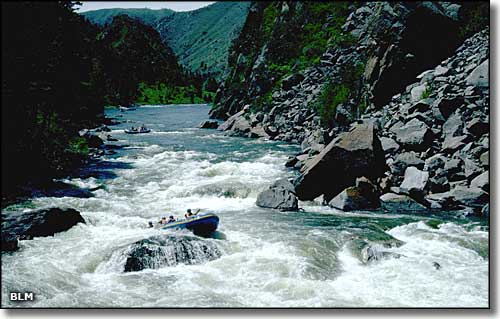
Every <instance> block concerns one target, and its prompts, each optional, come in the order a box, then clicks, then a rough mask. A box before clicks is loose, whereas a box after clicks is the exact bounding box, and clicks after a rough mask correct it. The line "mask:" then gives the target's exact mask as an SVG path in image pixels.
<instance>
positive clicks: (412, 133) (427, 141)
mask: <svg viewBox="0 0 500 319" xmlns="http://www.w3.org/2000/svg"><path fill="white" fill-rule="evenodd" d="M395 133H396V141H397V142H398V143H400V144H402V145H403V146H404V147H405V148H407V149H412V150H417V151H418V150H426V149H427V148H429V146H430V145H431V143H432V138H433V134H432V131H431V129H430V128H429V126H427V124H425V123H424V122H422V121H420V120H418V119H412V120H411V121H409V122H408V123H406V124H405V125H403V126H402V127H401V128H399V129H396V130H395Z"/></svg>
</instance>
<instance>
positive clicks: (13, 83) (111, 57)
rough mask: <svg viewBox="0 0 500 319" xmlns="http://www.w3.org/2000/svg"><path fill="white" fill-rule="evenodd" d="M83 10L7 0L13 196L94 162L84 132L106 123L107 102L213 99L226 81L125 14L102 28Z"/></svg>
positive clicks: (6, 128) (7, 150)
mask: <svg viewBox="0 0 500 319" xmlns="http://www.w3.org/2000/svg"><path fill="white" fill-rule="evenodd" d="M74 7H75V4H73V3H69V2H68V3H66V2H47V3H43V2H6V3H2V9H3V10H2V45H3V47H4V49H3V50H2V173H3V176H4V178H3V179H2V186H3V189H4V190H5V191H6V192H5V193H8V192H9V189H15V188H17V187H18V186H20V185H24V184H26V183H27V182H29V183H37V182H42V181H45V180H47V179H50V178H52V177H55V176H61V174H65V173H66V172H67V171H68V169H71V168H73V167H75V165H77V164H79V163H80V162H81V161H82V160H85V159H86V158H87V156H88V155H89V141H88V140H86V139H85V138H84V137H80V136H79V134H78V131H79V130H80V129H82V128H84V127H92V126H96V125H98V124H99V123H101V122H102V120H103V110H104V106H106V105H114V106H117V105H122V106H129V105H131V104H136V103H139V104H146V103H151V104H160V103H162V104H168V103H204V102H209V101H211V99H212V96H213V95H214V93H213V92H209V90H212V91H215V89H216V84H214V83H213V81H205V80H204V79H203V78H202V77H200V76H197V75H195V74H193V73H191V72H189V71H186V72H185V71H184V70H183V68H182V67H181V66H180V65H179V63H178V62H177V58H176V57H175V55H174V54H173V52H172V49H171V48H170V47H168V46H167V45H166V44H165V43H164V42H163V41H162V40H161V38H160V35H159V34H158V32H157V31H156V30H155V29H153V28H152V27H150V26H147V25H145V24H143V23H141V22H140V21H139V20H135V19H132V18H130V17H128V16H126V15H120V16H115V17H114V18H113V20H112V22H111V23H110V24H108V25H107V26H106V27H105V28H100V27H98V26H96V25H93V24H91V23H90V22H88V21H87V20H86V19H84V18H83V17H82V16H81V15H78V14H76V13H75V12H74ZM20 21H23V23H20ZM204 83H205V84H204Z"/></svg>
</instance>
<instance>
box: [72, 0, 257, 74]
mask: <svg viewBox="0 0 500 319" xmlns="http://www.w3.org/2000/svg"><path fill="white" fill-rule="evenodd" d="M249 5H250V2H235V1H228V2H225V1H224V2H217V3H214V4H212V5H210V6H207V7H204V8H200V9H198V10H194V11H189V12H174V11H171V10H168V9H163V10H150V9H102V10H95V11H87V12H82V13H81V14H82V15H83V16H85V17H86V18H87V19H89V20H90V21H91V22H92V23H95V24H97V25H100V26H104V25H105V24H109V23H111V22H112V21H113V17H114V16H117V15H122V14H126V15H128V16H130V17H132V18H134V19H138V20H139V21H141V22H143V23H145V24H147V25H149V26H152V27H153V28H155V29H156V30H157V31H158V32H159V33H160V36H161V38H162V39H163V40H164V41H165V42H166V43H167V44H168V45H169V46H170V47H171V48H172V49H173V51H174V53H175V55H176V56H177V57H178V59H179V62H180V64H181V65H182V66H183V67H184V68H185V69H187V70H189V71H191V72H195V73H200V74H205V75H208V74H209V75H212V76H214V77H215V78H217V79H219V80H221V79H222V78H223V76H224V71H225V69H226V66H227V54H228V48H229V46H230V44H231V41H232V40H233V39H234V38H235V37H236V36H237V35H238V34H239V31H240V29H241V26H242V25H243V23H244V21H245V18H246V15H247V12H248V7H249Z"/></svg>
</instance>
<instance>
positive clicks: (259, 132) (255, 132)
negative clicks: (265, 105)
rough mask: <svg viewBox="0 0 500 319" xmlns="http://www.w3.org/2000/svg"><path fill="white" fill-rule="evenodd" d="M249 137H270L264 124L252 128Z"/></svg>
mask: <svg viewBox="0 0 500 319" xmlns="http://www.w3.org/2000/svg"><path fill="white" fill-rule="evenodd" d="M248 137H250V138H269V137H270V136H269V134H267V133H266V130H265V129H264V127H262V125H257V126H255V127H252V128H251V129H250V133H248Z"/></svg>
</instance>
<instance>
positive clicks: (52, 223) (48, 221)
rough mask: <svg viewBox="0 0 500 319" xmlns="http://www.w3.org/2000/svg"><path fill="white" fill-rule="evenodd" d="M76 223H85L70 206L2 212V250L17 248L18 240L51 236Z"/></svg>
mask: <svg viewBox="0 0 500 319" xmlns="http://www.w3.org/2000/svg"><path fill="white" fill-rule="evenodd" d="M78 223H85V220H84V219H83V217H82V216H81V215H80V213H79V212H78V211H76V210H74V209H71V208H68V209H60V208H49V209H42V210H37V211H32V212H2V250H17V248H18V245H17V241H18V240H24V239H33V237H46V236H52V235H54V234H55V233H59V232H63V231H66V230H68V229H70V228H71V227H73V226H74V225H76V224H78Z"/></svg>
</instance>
